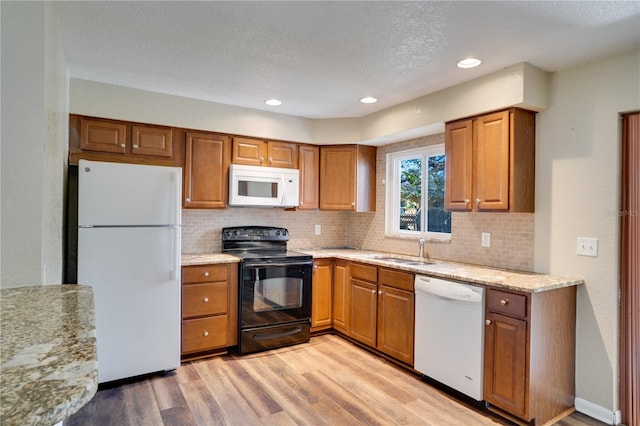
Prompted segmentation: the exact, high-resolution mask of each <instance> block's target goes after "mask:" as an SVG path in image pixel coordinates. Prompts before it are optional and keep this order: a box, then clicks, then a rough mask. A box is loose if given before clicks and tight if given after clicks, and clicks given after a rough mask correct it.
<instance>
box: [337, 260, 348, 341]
mask: <svg viewBox="0 0 640 426" xmlns="http://www.w3.org/2000/svg"><path fill="white" fill-rule="evenodd" d="M350 295H351V291H350V289H349V263H348V262H346V261H343V260H336V262H335V264H334V267H333V328H335V329H336V330H338V331H340V332H342V333H345V334H349V319H350V318H349V316H350V309H349V307H350V305H351V298H350Z"/></svg>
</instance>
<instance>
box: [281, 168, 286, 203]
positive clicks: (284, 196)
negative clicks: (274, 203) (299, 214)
mask: <svg viewBox="0 0 640 426" xmlns="http://www.w3.org/2000/svg"><path fill="white" fill-rule="evenodd" d="M280 191H282V192H281V194H280V205H281V206H285V205H286V201H287V200H286V199H285V198H286V195H287V191H285V190H284V175H283V174H281V175H280Z"/></svg>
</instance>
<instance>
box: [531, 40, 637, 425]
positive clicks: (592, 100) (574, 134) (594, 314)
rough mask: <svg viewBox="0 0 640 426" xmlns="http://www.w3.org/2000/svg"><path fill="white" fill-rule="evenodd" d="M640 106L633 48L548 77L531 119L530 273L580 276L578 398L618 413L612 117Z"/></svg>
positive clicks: (616, 125)
mask: <svg viewBox="0 0 640 426" xmlns="http://www.w3.org/2000/svg"><path fill="white" fill-rule="evenodd" d="M639 109H640V50H635V51H632V52H629V53H627V54H623V55H618V56H615V57H612V58H608V59H605V60H602V61H598V62H593V63H589V64H585V65H582V66H579V67H575V68H571V69H567V70H564V71H560V72H557V73H554V74H552V75H551V78H550V101H549V109H548V110H546V111H544V112H541V113H539V114H538V116H537V121H536V124H537V126H536V130H537V135H536V139H537V146H536V148H537V156H536V214H535V216H536V218H535V248H534V270H536V271H537V272H545V273H551V274H557V275H571V276H581V277H583V278H584V279H585V282H586V285H584V286H581V287H580V288H579V289H578V306H577V311H578V312H577V315H578V317H577V355H576V396H577V397H578V398H581V399H583V400H586V401H588V402H590V403H593V404H596V405H598V406H600V407H602V408H604V409H605V410H606V411H608V412H609V413H612V412H614V411H615V410H617V409H618V408H619V405H618V378H617V376H618V370H619V362H618V286H619V285H618V273H619V271H618V243H619V218H618V215H617V214H616V212H617V211H618V210H619V209H620V142H621V133H620V120H619V113H621V112H624V111H630V110H639ZM577 237H595V238H598V239H599V247H598V257H583V256H577V255H576V238H577ZM550 349H551V348H550ZM612 415H613V414H612Z"/></svg>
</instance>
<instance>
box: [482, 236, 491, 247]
mask: <svg viewBox="0 0 640 426" xmlns="http://www.w3.org/2000/svg"><path fill="white" fill-rule="evenodd" d="M481 244H482V247H491V234H490V233H488V232H483V233H482V243H481Z"/></svg>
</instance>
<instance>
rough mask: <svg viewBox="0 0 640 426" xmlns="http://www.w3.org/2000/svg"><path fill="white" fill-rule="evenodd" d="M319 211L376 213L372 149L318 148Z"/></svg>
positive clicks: (361, 147)
mask: <svg viewBox="0 0 640 426" xmlns="http://www.w3.org/2000/svg"><path fill="white" fill-rule="evenodd" d="M320 210H348V211H356V212H374V211H375V210H376V148H375V147H373V146H365V145H339V146H321V147H320Z"/></svg>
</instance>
